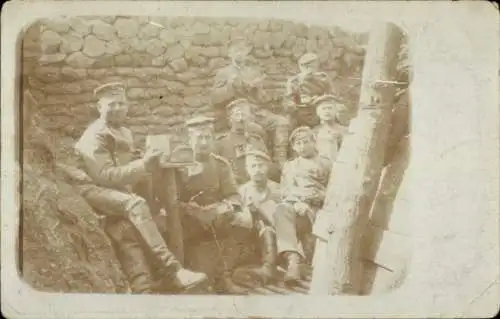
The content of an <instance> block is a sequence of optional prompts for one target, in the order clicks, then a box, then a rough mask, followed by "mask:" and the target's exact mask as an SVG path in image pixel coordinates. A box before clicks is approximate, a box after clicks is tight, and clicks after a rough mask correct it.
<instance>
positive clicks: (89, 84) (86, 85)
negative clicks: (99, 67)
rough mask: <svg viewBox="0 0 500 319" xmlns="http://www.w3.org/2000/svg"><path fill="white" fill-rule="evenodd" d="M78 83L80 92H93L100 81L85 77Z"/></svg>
mask: <svg viewBox="0 0 500 319" xmlns="http://www.w3.org/2000/svg"><path fill="white" fill-rule="evenodd" d="M78 84H79V85H80V88H81V91H82V92H92V93H94V90H95V89H96V88H98V87H99V85H101V83H100V82H99V81H97V80H92V79H85V80H83V81H81V82H78Z"/></svg>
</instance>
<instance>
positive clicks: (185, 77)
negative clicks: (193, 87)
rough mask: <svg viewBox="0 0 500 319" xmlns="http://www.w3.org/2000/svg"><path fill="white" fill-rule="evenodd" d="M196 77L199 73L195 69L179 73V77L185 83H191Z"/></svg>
mask: <svg viewBox="0 0 500 319" xmlns="http://www.w3.org/2000/svg"><path fill="white" fill-rule="evenodd" d="M196 77H197V73H195V72H193V71H187V72H183V73H178V74H177V79H178V80H179V81H181V82H182V83H184V84H187V83H189V82H190V81H191V80H193V79H195V78H196Z"/></svg>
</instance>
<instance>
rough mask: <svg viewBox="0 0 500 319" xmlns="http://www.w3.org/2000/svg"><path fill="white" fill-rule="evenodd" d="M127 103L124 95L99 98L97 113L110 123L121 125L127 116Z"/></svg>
mask: <svg viewBox="0 0 500 319" xmlns="http://www.w3.org/2000/svg"><path fill="white" fill-rule="evenodd" d="M128 109H129V106H128V103H127V101H126V99H125V98H124V97H113V98H101V99H100V100H99V113H100V114H101V117H102V118H104V119H106V121H107V122H108V123H110V124H112V125H121V124H123V122H124V121H125V120H126V118H127V113H128Z"/></svg>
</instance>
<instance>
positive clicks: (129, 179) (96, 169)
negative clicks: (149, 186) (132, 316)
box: [75, 83, 207, 292]
mask: <svg viewBox="0 0 500 319" xmlns="http://www.w3.org/2000/svg"><path fill="white" fill-rule="evenodd" d="M94 94H95V96H96V97H97V99H98V101H99V102H98V105H97V107H98V111H99V113H100V117H99V119H97V120H96V121H94V122H93V123H92V124H90V126H89V127H88V128H87V129H86V130H85V132H84V133H83V135H82V136H81V138H80V140H79V141H78V142H77V143H76V145H75V149H76V151H77V152H78V154H79V155H80V158H81V161H82V164H83V165H82V167H83V169H84V171H85V172H86V173H87V174H88V176H89V177H90V178H91V180H92V182H93V183H91V184H90V183H88V184H84V185H79V190H80V193H81V195H82V196H83V197H84V198H85V199H86V200H87V202H88V203H89V204H90V205H91V206H92V207H93V208H94V209H96V211H97V212H99V213H101V214H103V215H104V216H106V217H107V219H108V221H113V220H114V222H116V223H117V224H119V225H120V226H116V227H115V226H111V227H110V228H109V229H111V230H113V231H111V233H110V237H112V238H115V239H120V240H121V239H123V240H124V241H123V242H121V241H119V242H116V243H115V244H116V245H117V246H118V250H119V251H121V252H122V253H123V254H122V255H125V256H126V257H127V258H129V259H133V260H123V268H124V271H125V272H126V273H127V275H128V277H129V280H130V281H131V286H132V289H133V290H134V291H136V292H150V291H151V290H152V289H153V288H152V284H151V283H148V282H145V281H147V280H149V278H150V273H149V269H146V265H147V263H146V262H145V261H144V258H145V252H144V251H142V246H141V245H139V243H138V242H137V240H138V239H139V238H137V237H135V236H134V235H133V234H131V232H132V231H135V232H137V233H138V234H139V235H140V239H142V242H144V243H145V245H146V246H147V248H148V249H149V251H150V253H152V255H153V256H154V257H155V258H156V259H157V261H158V262H159V263H160V265H161V268H162V270H163V271H164V272H166V275H167V276H168V277H169V278H168V279H169V281H170V282H171V284H172V285H173V286H174V288H175V289H178V290H185V289H189V288H192V287H195V286H198V285H199V284H201V283H202V282H204V281H205V279H206V278H207V277H206V275H205V274H202V273H196V272H192V271H190V270H187V269H184V268H183V267H182V265H181V264H180V263H179V261H178V260H177V259H176V257H175V256H174V255H173V254H172V252H171V251H170V250H169V249H168V247H167V245H166V243H165V241H164V239H163V237H162V235H161V234H160V231H159V230H158V227H157V225H156V223H155V222H154V221H153V217H152V213H151V210H150V207H149V206H148V203H147V201H146V199H145V198H144V197H142V196H139V195H138V194H137V189H134V186H136V185H137V184H139V183H140V182H141V181H143V180H147V179H148V178H150V176H151V173H152V172H154V171H155V169H157V163H158V158H159V156H160V155H161V153H160V152H159V151H157V150H148V151H147V152H146V153H145V154H144V155H143V156H142V158H139V159H134V156H135V154H137V152H136V150H135V148H134V145H133V138H132V132H131V131H130V130H129V129H127V128H125V127H123V123H124V121H125V119H126V116H127V112H128V104H127V100H126V96H125V89H124V87H123V86H122V85H121V84H120V83H108V84H105V85H103V86H100V87H98V88H97V89H96V90H95V92H94ZM130 224H131V225H133V228H134V229H132V227H129V226H128V225H130Z"/></svg>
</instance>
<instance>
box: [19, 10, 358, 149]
mask: <svg viewBox="0 0 500 319" xmlns="http://www.w3.org/2000/svg"><path fill="white" fill-rule="evenodd" d="M27 34H31V35H32V36H30V37H28V36H27V37H26V39H25V43H24V55H25V56H26V57H28V56H29V57H30V59H31V60H30V62H29V65H28V64H26V70H25V72H24V76H25V77H27V80H26V81H25V82H26V83H27V84H28V86H29V88H30V90H32V92H33V94H34V96H35V98H36V99H37V100H38V102H39V105H40V108H39V110H38V111H39V115H40V125H42V126H43V127H45V128H46V129H47V130H50V131H53V132H56V133H57V134H58V135H61V136H63V137H69V138H71V139H74V138H76V137H77V136H79V135H80V134H81V133H82V132H83V129H84V128H85V126H86V125H87V124H88V123H89V122H90V121H91V120H92V118H94V117H95V110H94V109H93V108H92V105H93V103H95V101H94V97H93V96H92V90H93V89H94V88H96V87H97V86H99V85H100V84H102V83H104V82H108V81H117V80H119V81H123V82H125V83H126V84H127V86H128V97H129V99H130V100H131V101H132V103H133V106H132V108H131V112H130V115H131V117H130V119H129V123H128V125H129V127H130V128H131V129H132V130H133V131H134V133H136V135H137V139H138V140H139V141H140V142H143V139H144V136H145V135H147V134H161V133H165V132H166V131H168V130H171V129H175V128H178V127H179V126H180V125H181V124H182V123H183V122H184V121H185V119H186V118H187V117H188V116H190V115H191V114H194V113H212V114H213V111H214V110H212V109H211V107H210V106H209V105H208V95H209V91H210V88H211V86H212V83H213V78H214V76H215V73H216V72H217V71H218V70H219V69H220V68H222V67H224V66H226V65H227V64H229V59H228V57H227V54H228V52H227V51H228V43H230V42H231V40H234V39H237V38H241V37H244V38H246V39H247V41H248V42H249V43H250V44H252V45H253V47H254V49H253V51H252V53H251V54H252V55H253V57H254V58H256V59H257V60H258V61H259V62H260V65H261V68H262V70H263V71H264V72H265V73H266V75H267V80H266V81H265V83H264V87H265V89H266V90H267V91H268V93H269V94H270V95H271V96H273V97H274V100H275V101H276V102H277V103H279V100H280V97H281V96H282V94H283V91H284V86H285V83H286V80H287V78H288V77H289V76H290V75H292V74H294V73H296V72H297V71H298V67H297V60H298V58H299V57H300V56H301V55H302V54H304V53H305V52H307V51H312V52H316V53H318V55H319V58H320V61H321V62H322V69H323V70H324V71H325V72H327V73H329V75H330V76H331V77H332V78H333V79H334V81H335V86H336V89H337V91H338V92H339V94H341V95H343V97H344V98H346V99H347V100H350V101H352V102H353V103H355V104H357V98H358V93H359V80H349V79H348V78H351V77H352V78H359V77H360V76H359V73H360V70H361V68H362V62H363V56H364V49H363V47H362V45H363V41H366V37H365V36H364V35H359V34H350V33H347V32H345V31H343V30H341V29H338V28H328V29H327V28H322V27H316V26H312V27H308V26H306V25H304V24H301V23H293V22H290V21H283V20H271V21H269V20H262V21H259V20H255V19H254V20H249V19H224V18H220V19H216V18H196V19H195V18H160V17H85V18H82V17H72V18H64V19H63V18H61V19H51V20H40V21H38V22H37V23H36V24H34V25H33V26H31V28H30V30H29V31H28V32H27ZM37 35H38V36H39V37H38V38H37ZM215 115H216V116H217V117H218V118H219V122H218V125H217V127H218V129H220V130H222V129H224V122H225V121H224V120H223V119H222V116H223V115H224V114H223V113H220V112H218V113H217V114H215Z"/></svg>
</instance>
